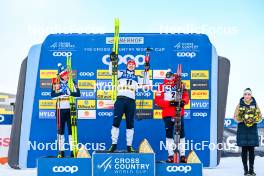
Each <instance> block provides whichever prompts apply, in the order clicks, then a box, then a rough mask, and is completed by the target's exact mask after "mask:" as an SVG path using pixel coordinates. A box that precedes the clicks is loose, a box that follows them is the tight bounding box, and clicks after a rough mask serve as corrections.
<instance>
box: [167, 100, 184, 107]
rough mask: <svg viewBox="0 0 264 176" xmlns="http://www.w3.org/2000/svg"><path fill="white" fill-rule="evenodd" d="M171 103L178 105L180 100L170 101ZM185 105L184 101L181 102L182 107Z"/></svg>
mask: <svg viewBox="0 0 264 176" xmlns="http://www.w3.org/2000/svg"><path fill="white" fill-rule="evenodd" d="M170 105H171V106H178V105H179V102H177V101H170ZM184 105H185V103H184V102H183V101H181V102H180V107H181V108H183V107H184Z"/></svg>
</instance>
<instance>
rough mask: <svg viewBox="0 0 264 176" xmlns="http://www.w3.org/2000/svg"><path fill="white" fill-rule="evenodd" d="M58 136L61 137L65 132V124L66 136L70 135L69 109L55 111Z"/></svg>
mask: <svg viewBox="0 0 264 176" xmlns="http://www.w3.org/2000/svg"><path fill="white" fill-rule="evenodd" d="M56 117H57V125H58V134H60V135H63V134H64V132H65V124H67V127H68V134H69V135H71V134H72V129H71V112H70V109H60V110H57V111H56Z"/></svg>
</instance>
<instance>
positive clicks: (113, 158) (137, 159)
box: [92, 152, 156, 176]
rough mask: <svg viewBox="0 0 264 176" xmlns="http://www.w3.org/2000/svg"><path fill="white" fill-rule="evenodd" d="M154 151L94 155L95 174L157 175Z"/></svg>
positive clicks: (93, 170)
mask: <svg viewBox="0 0 264 176" xmlns="http://www.w3.org/2000/svg"><path fill="white" fill-rule="evenodd" d="M155 169H156V168H155V154H154V153H121V152H116V153H103V152H94V153H93V156H92V175H93V176H101V175H107V176H121V175H126V176H137V175H144V176H155Z"/></svg>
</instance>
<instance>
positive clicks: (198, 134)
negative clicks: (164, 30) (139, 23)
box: [19, 33, 218, 168]
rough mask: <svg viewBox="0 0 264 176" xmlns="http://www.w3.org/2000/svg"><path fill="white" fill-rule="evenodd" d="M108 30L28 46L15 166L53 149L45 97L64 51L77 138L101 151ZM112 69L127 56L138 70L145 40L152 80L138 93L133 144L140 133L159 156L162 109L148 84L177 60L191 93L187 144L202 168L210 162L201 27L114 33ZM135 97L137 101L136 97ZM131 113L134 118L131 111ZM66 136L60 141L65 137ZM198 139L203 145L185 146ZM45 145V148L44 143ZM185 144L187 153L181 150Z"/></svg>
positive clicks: (209, 57)
mask: <svg viewBox="0 0 264 176" xmlns="http://www.w3.org/2000/svg"><path fill="white" fill-rule="evenodd" d="M112 37H113V34H53V35H49V36H48V37H47V38H46V39H45V41H44V42H43V44H42V45H36V46H34V47H32V48H31V50H30V52H29V55H28V65H27V68H28V69H27V73H26V85H25V86H26V89H25V98H24V104H23V118H22V127H21V128H22V129H23V130H22V132H21V138H20V152H19V165H20V167H22V168H27V167H35V166H36V162H35V161H36V158H38V157H41V156H48V155H54V156H55V155H56V154H57V150H55V149H53V148H51V147H50V145H47V144H50V143H56V121H55V116H54V111H55V104H56V102H54V100H51V97H50V94H49V91H50V90H51V78H53V77H55V76H56V74H57V69H58V68H57V64H58V63H62V64H63V65H66V56H71V57H72V68H73V73H74V77H75V80H76V82H77V84H78V86H79V88H80V89H81V97H80V98H79V99H78V100H77V111H78V134H79V142H80V143H82V144H84V145H85V146H87V149H88V150H89V152H90V153H91V152H93V151H95V150H106V149H107V148H108V147H109V146H110V145H111V134H110V131H111V127H112V121H113V103H114V102H112V101H111V94H110V93H109V92H110V91H103V90H101V89H100V88H101V87H103V88H105V87H106V86H107V85H108V84H109V83H110V84H111V76H110V75H109V73H108V68H109V62H110V59H109V53H110V52H111V48H112V42H113V40H112V39H113V38H112ZM119 43H120V45H119V48H120V49H119V68H120V69H121V70H122V69H125V65H126V62H127V60H128V59H134V60H135V61H136V64H137V68H136V69H137V72H136V73H137V74H140V70H143V69H144V66H143V64H144V55H145V51H146V48H147V47H151V48H153V51H152V52H151V54H150V55H151V61H150V62H151V70H150V75H151V83H152V85H153V86H152V87H153V89H152V90H150V91H149V92H147V93H145V94H143V93H142V91H138V92H137V115H140V114H144V117H143V120H140V121H135V136H134V141H133V145H134V147H135V148H138V146H139V144H140V142H141V141H142V140H143V139H144V138H146V139H147V140H148V141H149V143H150V145H151V146H152V147H153V149H154V151H155V153H156V159H158V160H165V159H166V158H167V151H166V148H165V128H164V123H163V120H162V117H161V109H160V108H159V107H157V106H155V104H154V91H155V90H156V89H157V86H158V84H160V83H162V82H163V79H164V76H165V73H166V71H167V69H169V68H170V69H171V70H173V71H176V68H177V64H182V66H183V73H182V78H183V81H184V82H185V84H186V88H187V89H188V91H189V94H190V99H191V100H190V103H189V104H188V105H186V113H185V115H186V118H185V134H186V141H187V143H188V144H190V148H189V149H194V150H196V153H197V155H198V156H199V158H200V159H201V161H202V162H203V165H204V166H205V167H209V166H210V167H214V166H216V165H217V150H216V148H210V147H209V146H210V145H209V144H211V143H212V144H216V142H217V96H216V95H217V68H218V66H217V64H218V62H217V54H216V51H215V48H214V46H213V45H212V44H211V43H210V41H209V39H208V37H207V36H206V35H202V34H173V35H172V34H152V33H144V34H141V33H126V34H120V42H119ZM140 101H144V104H143V106H142V103H140ZM136 119H138V118H137V117H136ZM66 141H67V140H66ZM197 143H198V144H201V145H204V147H203V148H198V149H195V148H192V146H200V145H194V144H197ZM43 145H44V147H43ZM125 148H126V140H125V123H122V124H121V127H120V137H119V142H118V149H125ZM189 149H187V152H188V150H189Z"/></svg>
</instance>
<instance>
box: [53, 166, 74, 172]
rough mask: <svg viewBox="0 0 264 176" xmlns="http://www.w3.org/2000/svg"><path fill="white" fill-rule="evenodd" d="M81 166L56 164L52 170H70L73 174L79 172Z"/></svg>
mask: <svg viewBox="0 0 264 176" xmlns="http://www.w3.org/2000/svg"><path fill="white" fill-rule="evenodd" d="M78 170H79V168H78V166H54V167H53V168H52V171H53V172H55V173H58V172H69V173H71V174H73V173H75V172H78Z"/></svg>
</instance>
